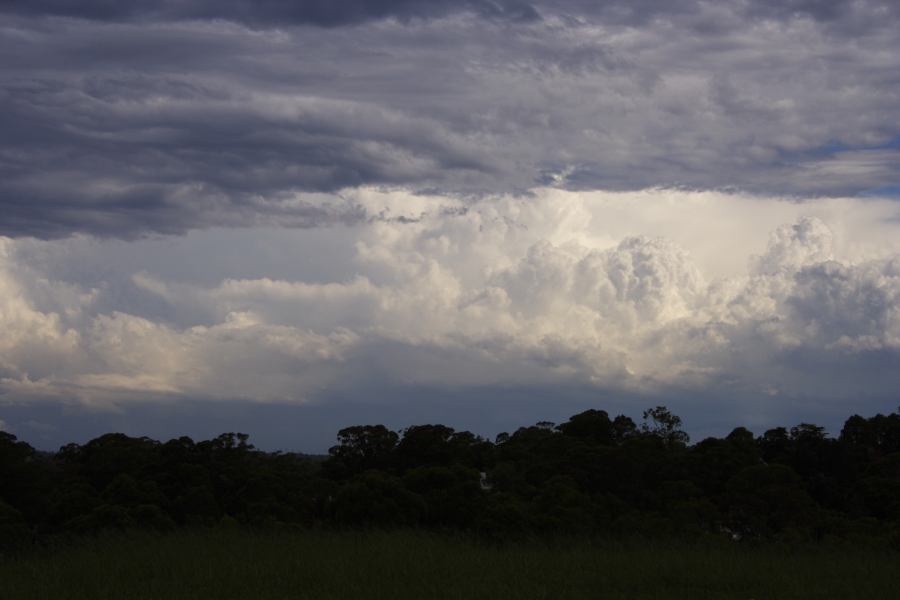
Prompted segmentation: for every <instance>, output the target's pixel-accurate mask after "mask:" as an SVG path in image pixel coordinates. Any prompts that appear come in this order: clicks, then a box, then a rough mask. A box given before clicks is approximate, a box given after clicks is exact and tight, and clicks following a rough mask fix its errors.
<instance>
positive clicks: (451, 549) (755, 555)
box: [0, 531, 900, 600]
mask: <svg viewBox="0 0 900 600" xmlns="http://www.w3.org/2000/svg"><path fill="white" fill-rule="evenodd" d="M898 590H900V555H897V554H887V553H875V552H852V553H850V552H841V551H838V550H834V549H828V550H826V549H821V550H816V549H812V550H803V551H788V550H784V549H778V548H768V549H766V548H757V549H751V548H744V547H738V546H731V545H718V546H705V545H679V544H659V543H643V544H639V543H628V544H613V543H609V544H601V545H596V544H595V545H591V544H587V543H580V542H579V543H571V544H565V543H557V544H554V545H551V546H548V545H546V544H537V543H533V544H532V543H523V544H517V545H504V546H489V545H485V544H478V543H473V542H469V541H466V540H464V539H460V538H447V537H440V536H434V535H426V534H417V533H410V532H400V533H367V534H350V533H296V534H279V535H253V534H248V533H242V532H238V531H236V532H221V531H219V532H210V533H178V534H170V535H163V536H133V537H119V538H106V539H101V540H93V541H86V542H81V543H79V544H77V545H73V546H70V547H67V548H62V549H59V550H56V551H53V552H44V553H41V554H32V555H29V556H25V557H20V558H16V559H10V558H7V559H4V560H2V561H0V598H2V600H19V599H23V600H24V599H26V598H27V599H37V598H42V599H43V598H46V599H48V600H50V599H52V600H64V599H69V598H71V599H75V598H78V599H82V598H84V599H91V600H101V599H110V600H113V599H115V600H128V599H137V598H141V599H150V598H155V599H160V600H163V599H165V600H178V599H187V598H196V599H198V600H199V599H203V600H209V599H227V598H247V599H288V598H302V599H306V598H309V599H314V598H315V599H322V600H325V599H327V600H333V599H342V598H348V599H349V598H353V599H354V600H363V599H369V598H385V599H388V598H389V599H391V600H397V599H400V598H415V599H417V600H422V599H426V600H427V599H432V598H459V599H473V598H485V599H488V598H489V599H491V600H496V599H498V598H512V599H530V598H548V599H550V598H553V599H561V598H623V599H624V598H628V599H644V598H648V599H649V598H658V599H663V598H665V599H678V598H685V599H688V598H689V599H691V600H697V599H702V598H709V599H716V600H720V599H730V598H740V599H742V600H748V599H750V598H754V599H756V600H764V599H790V598H816V599H822V598H835V599H838V598H839V599H848V598H865V599H867V600H873V599H882V598H883V599H886V600H887V599H890V598H897V597H898V596H897V594H898V593H900V592H898Z"/></svg>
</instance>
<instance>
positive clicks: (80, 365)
mask: <svg viewBox="0 0 900 600" xmlns="http://www.w3.org/2000/svg"><path fill="white" fill-rule="evenodd" d="M348 194H350V193H349V192H348ZM353 194H354V197H353V201H354V202H355V203H357V204H359V205H360V206H362V207H364V209H365V210H366V211H367V212H371V213H380V214H382V215H383V216H384V218H382V219H380V220H377V221H371V222H366V223H357V224H354V225H340V226H333V227H330V228H326V229H322V230H320V232H319V235H321V236H322V238H321V239H318V240H317V239H310V238H309V237H308V236H306V235H299V234H297V233H292V232H291V231H289V230H283V229H281V230H268V231H253V232H248V233H246V234H242V233H240V232H235V231H228V230H215V231H210V232H207V233H195V234H191V235H189V236H187V237H185V238H178V239H173V238H161V239H156V240H145V241H143V242H135V243H125V242H116V241H106V242H100V241H97V240H96V239H91V238H86V237H76V238H71V239H67V240H60V241H50V242H39V241H35V240H18V241H15V240H8V239H7V240H5V241H3V243H2V254H0V287H2V293H0V327H2V329H3V331H4V336H3V339H2V342H0V398H4V399H5V401H7V402H26V401H28V400H29V399H33V400H37V399H41V398H66V399H80V401H81V402H84V403H86V404H88V405H94V406H110V405H121V404H122V403H125V404H127V403H128V402H129V401H138V400H146V399H154V398H156V399H160V398H190V399H204V398H206V399H245V400H246V399H249V400H254V401H263V402H266V401H268V402H299V403H309V402H312V403H315V402H318V401H321V400H322V399H323V398H324V397H326V396H328V395H333V394H334V393H339V394H344V395H346V396H348V397H358V398H361V397H364V396H365V395H366V394H367V393H368V392H367V390H369V389H372V388H373V387H374V388H378V389H382V390H384V389H392V388H393V389H396V390H401V389H404V388H410V387H416V386H426V387H427V386H432V387H435V388H444V389H448V388H465V387H481V388H485V389H491V388H494V389H502V388H504V387H508V386H516V385H519V386H522V385H525V386H527V385H534V386H551V387H552V386H554V385H557V386H560V389H564V388H565V386H571V385H577V386H581V387H582V388H583V387H587V388H595V389H597V390H605V391H606V392H616V391H618V392H619V393H621V394H625V395H628V394H632V395H633V394H640V395H642V396H643V397H648V398H653V399H657V400H662V401H664V400H665V399H666V397H670V396H672V395H673V394H681V395H684V394H691V393H694V394H698V395H702V396H703V397H705V398H710V400H709V402H710V403H711V404H710V405H709V406H708V408H709V409H711V408H712V406H715V407H716V410H719V411H723V412H732V413H738V412H740V411H741V410H742V409H743V408H742V406H741V404H742V403H744V402H752V401H758V400H760V399H767V400H766V401H772V402H783V403H793V402H797V401H800V400H802V399H804V398H816V399H817V401H821V402H825V403H826V404H827V403H828V402H842V401H845V400H846V399H848V398H853V397H862V396H866V397H872V398H876V399H877V398H882V399H886V398H890V397H891V395H892V394H894V393H895V391H896V389H898V386H900V375H898V372H897V370H896V369H892V368H886V367H887V365H896V364H898V360H900V243H898V242H897V240H898V239H900V236H898V235H897V227H898V225H897V218H896V217H897V214H896V209H895V207H894V205H893V204H892V203H890V202H886V201H874V200H873V201H860V200H849V199H833V200H822V201H817V202H811V203H806V204H798V203H794V202H786V201H781V200H777V199H765V198H758V197H747V196H737V195H723V194H713V193H687V192H671V191H659V190H657V191H645V192H637V193H619V194H615V193H601V192H595V193H573V192H563V191H559V190H552V189H543V190H535V192H534V194H533V195H532V196H531V197H529V198H528V199H522V198H516V197H513V196H497V197H492V198H490V199H486V200H484V201H481V202H477V203H474V204H473V203H471V202H463V201H460V200H458V199H454V198H452V197H441V196H433V197H428V198H423V197H421V196H415V195H411V194H409V193H406V192H401V191H396V192H383V191H377V190H357V191H356V192H354V193H353ZM436 206H437V207H440V208H437V209H436V208H435V207H436ZM761 209H762V210H761ZM779 222H781V224H780V225H779V224H778V223H779ZM698 227H701V228H703V229H704V230H705V231H706V232H707V233H706V235H705V236H702V238H698V237H697V236H695V235H694V230H695V229H696V228H698ZM767 230H768V232H769V233H768V241H767V242H766V235H767ZM641 231H643V233H641ZM741 231H743V232H744V233H743V237H742V235H741V234H740V233H739V232H741ZM325 238H328V239H329V240H330V241H329V242H323V240H324V239H325ZM328 244H331V248H333V251H328ZM323 248H325V249H326V251H325V252H322V249H323ZM316 251H318V252H319V253H316V254H313V255H311V254H310V252H316ZM170 252H174V253H175V254H177V255H178V256H181V257H183V259H184V260H183V261H182V262H184V261H188V262H189V261H198V262H201V263H204V264H207V265H208V266H209V269H208V272H211V273H214V275H213V276H212V277H205V278H204V277H197V276H192V275H191V273H193V272H194V271H193V270H192V269H191V268H190V267H188V268H187V269H186V270H183V271H182V270H180V268H181V266H183V265H178V264H174V263H173V262H172V261H169V260H168V256H169V253H170ZM234 256H243V257H244V259H246V260H247V261H248V262H247V264H248V265H253V269H252V270H253V272H255V273H256V276H254V277H248V276H246V273H245V272H244V271H243V269H244V267H242V266H241V261H240V260H232V257H234ZM260 274H265V275H260ZM422 401H423V402H426V403H427V399H423V400H422Z"/></svg>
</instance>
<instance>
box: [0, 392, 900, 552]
mask: <svg viewBox="0 0 900 600" xmlns="http://www.w3.org/2000/svg"><path fill="white" fill-rule="evenodd" d="M337 437H338V444H337V445H336V446H334V447H333V448H331V449H330V451H329V455H328V457H327V458H315V457H308V456H303V455H298V454H291V453H282V452H263V451H260V450H258V449H256V448H254V447H253V446H252V445H251V444H250V443H248V438H247V436H246V435H244V434H240V433H226V434H223V435H220V436H219V437H217V438H215V439H212V440H208V441H201V442H194V441H193V440H191V439H190V438H187V437H181V438H177V439H173V440H170V441H168V442H164V443H161V442H158V441H155V440H152V439H149V438H146V437H140V438H133V437H128V436H126V435H123V434H120V433H110V434H106V435H103V436H101V437H98V438H96V439H94V440H91V441H90V442H88V443H86V444H84V445H78V444H69V445H66V446H63V447H62V448H60V450H59V451H58V452H55V453H42V452H38V451H35V450H34V449H33V448H32V447H31V446H29V445H28V444H27V443H25V442H22V441H18V440H17V439H16V438H15V436H13V435H11V434H9V433H2V432H0V550H2V549H7V550H8V549H10V548H14V547H19V546H23V545H25V546H27V545H31V544H42V543H47V542H52V541H54V540H58V539H65V538H67V537H70V536H75V535H80V534H87V533H96V532H102V531H107V530H130V529H151V530H161V531H165V530H172V529H176V528H192V527H223V526H233V525H238V524H241V525H244V526H249V527H253V528H313V527H315V528H371V527H378V528H395V527H414V528H428V529H433V530H444V531H461V532H471V533H473V534H476V535H480V536H489V537H491V538H499V539H507V538H517V537H521V536H542V535H553V536H555V535H569V534H574V535H581V536H634V535H641V536H651V537H660V536H662V537H672V536H677V537H687V538H694V537H703V536H718V537H728V538H731V539H733V540H736V541H741V542H755V541H788V542H795V541H803V542H821V541H832V540H843V541H849V542H851V543H861V544H866V545H874V546H878V547H891V548H894V549H898V550H900V414H897V413H891V414H889V415H876V416H874V417H871V418H863V417H860V416H853V417H850V418H849V419H848V420H847V421H846V423H845V424H844V427H843V429H842V430H841V432H840V435H839V436H838V437H837V438H832V437H829V436H828V435H827V434H826V433H825V431H824V429H823V428H822V427H818V426H815V425H811V424H807V423H801V424H800V425H797V426H796V427H791V428H790V429H787V428H783V427H779V428H775V429H770V430H769V431H766V432H765V433H764V434H763V435H761V436H759V437H754V435H753V434H752V433H751V432H750V431H748V430H747V429H744V428H742V427H739V428H737V429H735V430H734V431H732V432H731V433H730V434H728V435H727V436H726V437H724V438H721V439H719V438H707V439H704V440H703V441H701V442H699V443H696V444H693V445H690V444H689V440H688V436H687V435H686V434H685V433H684V432H683V431H682V429H681V420H680V419H679V418H678V417H677V416H675V415H673V414H671V413H670V412H669V411H668V410H666V409H665V408H664V407H657V408H654V409H651V410H648V411H646V412H645V413H644V419H643V422H642V423H640V424H636V423H635V422H634V421H633V420H632V419H630V418H628V417H626V416H622V415H620V416H617V417H615V418H610V417H609V415H608V414H607V413H606V412H604V411H602V410H588V411H585V412H583V413H580V414H578V415H575V416H573V417H571V418H570V419H569V420H568V421H567V422H565V423H562V424H561V425H558V426H555V425H554V424H553V423H547V422H541V423H538V424H536V425H534V426H531V427H522V428H520V429H518V430H517V431H515V432H514V433H512V434H506V433H504V434H500V435H499V436H497V439H496V440H495V441H493V442H491V441H489V440H486V439H484V438H481V437H478V436H476V435H473V434H472V433H469V432H466V431H454V430H453V429H452V428H450V427H445V426H443V425H419V426H414V427H409V428H408V429H405V430H403V431H402V432H400V433H397V432H394V431H391V430H389V429H387V428H386V427H384V426H382V425H366V426H356V427H349V428H346V429H343V430H341V431H340V432H339V433H338V436H337Z"/></svg>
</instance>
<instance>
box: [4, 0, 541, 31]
mask: <svg viewBox="0 0 900 600" xmlns="http://www.w3.org/2000/svg"><path fill="white" fill-rule="evenodd" d="M0 10H7V11H10V12H14V13H19V14H27V15H54V16H65V17H77V18H82V19H94V20H109V21H117V20H118V21H142V20H159V21H171V20H181V19H225V20H230V21H236V22H240V23H246V24H249V25H254V26H260V25H261V26H270V25H281V26H285V25H306V24H309V25H318V26H323V27H335V26H340V25H348V24H354V23H360V22H364V21H369V20H373V19H384V18H389V17H393V18H396V19H400V20H408V19H412V18H417V17H418V18H423V17H439V16H442V15H446V14H449V13H453V12H457V11H464V10H468V11H472V12H474V13H476V14H478V15H480V16H483V17H487V18H499V19H512V20H530V19H535V18H538V13H537V11H536V10H535V9H534V7H532V6H531V5H530V4H528V3H527V2H524V1H521V0H341V1H340V2H334V1H333V0H294V1H290V0H289V1H284V0H188V1H187V2H184V1H179V0H174V1H173V0H151V1H149V2H148V1H138V0H132V1H126V2H109V1H108V0H85V1H82V2H67V1H66V0H36V1H30V0H3V1H2V2H0Z"/></svg>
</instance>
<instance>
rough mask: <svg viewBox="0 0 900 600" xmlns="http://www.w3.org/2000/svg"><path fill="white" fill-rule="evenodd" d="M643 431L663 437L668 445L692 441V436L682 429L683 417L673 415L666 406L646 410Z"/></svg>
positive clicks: (684, 443)
mask: <svg viewBox="0 0 900 600" xmlns="http://www.w3.org/2000/svg"><path fill="white" fill-rule="evenodd" d="M641 432H642V433H644V434H646V435H650V436H653V437H657V438H659V439H661V440H662V441H663V443H664V444H665V445H666V446H667V447H673V446H684V445H686V444H687V443H688V442H689V441H690V436H688V434H687V433H685V432H684V431H682V430H681V417H679V416H677V415H673V414H672V413H671V412H669V409H667V408H666V407H665V406H657V407H656V408H648V409H647V410H645V411H644V422H643V423H642V424H641Z"/></svg>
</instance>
